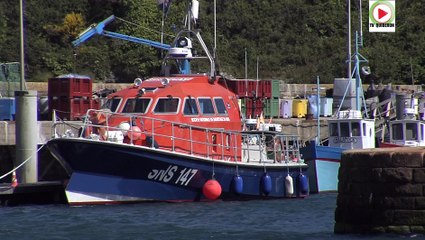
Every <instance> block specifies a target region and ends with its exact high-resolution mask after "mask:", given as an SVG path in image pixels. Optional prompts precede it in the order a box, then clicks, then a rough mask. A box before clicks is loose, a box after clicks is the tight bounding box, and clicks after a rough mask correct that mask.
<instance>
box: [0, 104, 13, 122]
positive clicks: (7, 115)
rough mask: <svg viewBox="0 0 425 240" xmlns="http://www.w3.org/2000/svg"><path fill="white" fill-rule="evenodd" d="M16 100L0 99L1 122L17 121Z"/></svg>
mask: <svg viewBox="0 0 425 240" xmlns="http://www.w3.org/2000/svg"><path fill="white" fill-rule="evenodd" d="M15 112H16V107H15V98H0V120H1V121H5V120H8V121H11V120H14V119H15Z"/></svg>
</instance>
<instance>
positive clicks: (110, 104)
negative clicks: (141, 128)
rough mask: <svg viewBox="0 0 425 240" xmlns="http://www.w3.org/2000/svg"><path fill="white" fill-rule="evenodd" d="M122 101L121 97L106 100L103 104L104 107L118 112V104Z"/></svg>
mask: <svg viewBox="0 0 425 240" xmlns="http://www.w3.org/2000/svg"><path fill="white" fill-rule="evenodd" d="M120 102H121V98H111V99H108V100H107V101H106V103H105V104H103V106H102V109H105V108H107V109H109V110H111V112H116V111H117V108H118V106H119V105H120Z"/></svg>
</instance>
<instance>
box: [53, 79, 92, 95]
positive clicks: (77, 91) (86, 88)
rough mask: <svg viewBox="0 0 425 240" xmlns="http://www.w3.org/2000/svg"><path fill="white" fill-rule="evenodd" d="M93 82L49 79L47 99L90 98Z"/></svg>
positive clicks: (87, 80) (89, 80)
mask: <svg viewBox="0 0 425 240" xmlns="http://www.w3.org/2000/svg"><path fill="white" fill-rule="evenodd" d="M92 89H93V82H92V80H91V79H90V78H75V77H70V78H50V79H49V82H48V92H47V95H48V96H49V97H68V98H74V97H91V96H92Z"/></svg>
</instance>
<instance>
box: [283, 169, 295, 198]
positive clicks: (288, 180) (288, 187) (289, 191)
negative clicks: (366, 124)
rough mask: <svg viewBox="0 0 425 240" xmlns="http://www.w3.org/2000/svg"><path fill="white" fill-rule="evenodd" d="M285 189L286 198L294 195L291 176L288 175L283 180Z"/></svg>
mask: <svg viewBox="0 0 425 240" xmlns="http://www.w3.org/2000/svg"><path fill="white" fill-rule="evenodd" d="M285 189H286V195H287V196H290V195H292V194H294V180H293V179H292V177H291V175H289V173H288V176H286V178H285Z"/></svg>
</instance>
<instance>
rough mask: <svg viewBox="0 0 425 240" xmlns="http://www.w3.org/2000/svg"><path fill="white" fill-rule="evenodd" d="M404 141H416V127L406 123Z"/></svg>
mask: <svg viewBox="0 0 425 240" xmlns="http://www.w3.org/2000/svg"><path fill="white" fill-rule="evenodd" d="M406 140H418V125H417V124H416V123H406Z"/></svg>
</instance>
